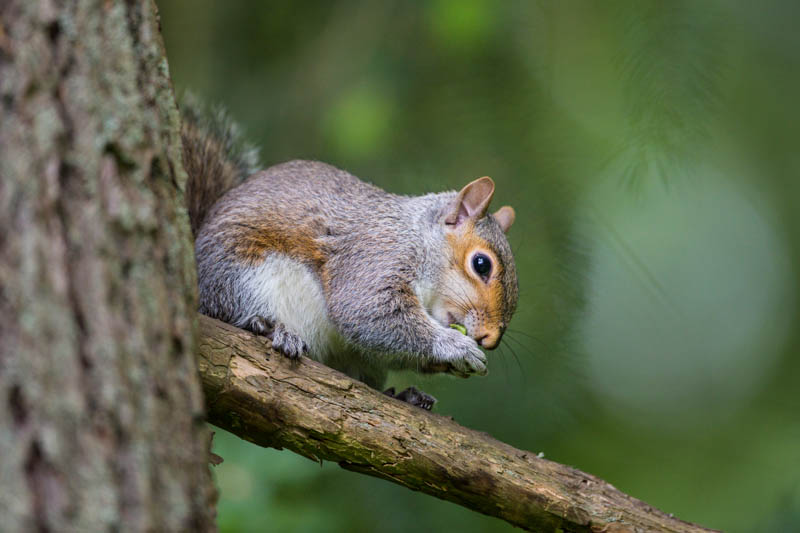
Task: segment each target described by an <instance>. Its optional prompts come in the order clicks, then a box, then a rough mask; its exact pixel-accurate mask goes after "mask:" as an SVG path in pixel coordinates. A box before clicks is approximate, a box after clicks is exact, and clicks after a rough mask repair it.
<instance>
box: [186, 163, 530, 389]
mask: <svg viewBox="0 0 800 533" xmlns="http://www.w3.org/2000/svg"><path fill="white" fill-rule="evenodd" d="M455 198H456V193H455V192H445V193H439V194H429V195H425V196H418V197H407V196H399V195H395V194H390V193H387V192H385V191H383V190H381V189H379V188H377V187H374V186H373V185H370V184H368V183H365V182H363V181H361V180H359V179H358V178H356V177H355V176H352V175H351V174H349V173H347V172H345V171H342V170H339V169H337V168H335V167H332V166H330V165H327V164H324V163H319V162H313V161H291V162H288V163H284V164H281V165H277V166H274V167H271V168H269V169H267V170H265V171H262V172H259V173H257V174H255V175H254V176H252V177H251V178H249V179H248V180H247V181H245V182H244V183H243V184H241V185H240V186H238V187H236V188H234V189H232V190H230V191H228V192H227V193H226V194H225V195H224V196H222V198H220V200H219V201H217V202H216V204H215V205H214V206H213V208H211V209H210V211H208V214H207V215H206V217H205V222H204V224H203V225H202V227H201V228H200V230H199V233H198V235H197V240H196V256H197V266H198V277H199V289H200V311H201V312H202V313H204V314H207V315H209V316H212V317H216V318H219V319H221V320H223V321H226V322H230V323H232V324H234V325H239V326H243V327H246V326H247V324H248V323H250V321H251V320H252V319H253V317H258V316H264V317H266V319H267V320H271V321H274V322H277V323H278V327H280V320H279V317H274V316H268V314H269V310H268V309H264V308H263V307H264V306H263V304H262V303H259V302H258V301H256V299H254V296H253V294H252V291H250V292H248V289H247V288H248V287H252V284H251V282H252V277H253V276H254V275H256V274H255V272H257V269H256V267H254V266H253V265H250V264H247V263H246V262H243V261H241V260H240V259H239V258H237V257H235V256H234V254H233V253H232V252H231V246H230V243H231V242H235V240H236V239H239V238H241V236H240V235H241V231H242V225H243V224H249V225H253V224H255V225H258V221H259V220H263V221H269V223H270V224H274V223H275V222H274V221H276V220H277V221H278V224H280V225H282V226H283V225H285V227H294V228H306V229H307V230H308V231H309V232H311V234H313V239H314V242H315V243H316V244H317V245H318V247H319V250H321V252H322V254H323V256H324V260H323V261H321V262H320V261H313V260H310V259H303V260H302V261H303V262H304V264H305V266H306V268H307V269H308V271H309V272H311V273H312V274H313V276H314V277H315V279H316V280H318V282H319V284H320V286H321V287H322V289H323V292H324V297H325V305H326V311H327V315H328V318H329V319H330V321H331V323H332V324H333V326H334V327H335V330H336V332H337V334H338V337H337V338H340V339H341V343H342V344H341V345H339V346H335V347H331V349H330V350H321V351H318V353H313V352H312V353H310V354H309V355H310V356H311V357H314V358H316V359H318V360H321V361H322V362H324V363H326V364H328V365H330V366H333V367H334V368H338V369H340V370H342V371H344V372H346V373H348V374H350V375H351V376H353V377H356V378H357V379H362V380H364V381H366V382H367V383H368V384H370V385H372V386H375V387H379V386H380V385H381V384H382V382H383V380H384V379H385V377H386V371H387V369H412V370H419V371H433V370H430V369H431V368H433V367H435V366H437V365H439V366H441V365H442V364H444V365H449V368H450V371H451V372H452V373H454V374H457V375H469V374H474V373H477V374H484V373H486V356H485V355H484V353H483V352H482V351H481V349H480V348H479V347H478V345H477V344H476V342H475V341H474V340H473V339H471V338H469V337H467V336H465V335H462V334H461V333H459V332H458V331H455V330H453V329H450V328H448V327H446V326H445V325H442V324H439V323H437V322H435V321H434V320H432V319H431V317H430V315H429V314H428V313H427V312H426V310H425V309H424V308H423V306H422V305H421V303H420V302H419V300H418V298H417V295H416V293H415V291H414V287H417V286H419V285H425V286H430V287H434V288H435V287H437V286H438V284H439V283H440V282H441V273H442V271H443V269H444V268H445V267H446V265H447V264H448V262H449V261H451V257H450V256H449V255H448V254H449V252H448V250H449V248H448V246H447V242H446V238H445V228H444V223H443V218H444V216H445V214H446V212H447V210H448V208H449V207H450V206H451V204H452V203H453V201H454V199H455ZM476 231H477V232H478V233H479V235H480V236H481V237H483V238H484V239H486V240H487V241H488V242H489V243H490V244H491V245H492V246H493V248H494V251H495V252H496V254H497V256H498V257H499V258H500V260H501V262H502V263H503V265H502V267H503V269H504V274H503V277H502V284H503V287H504V289H505V290H504V309H503V318H504V324H507V323H508V320H510V318H511V314H512V313H513V312H514V308H515V307H516V301H517V280H516V270H515V268H514V260H513V257H512V255H511V249H510V247H509V245H508V242H507V240H506V237H505V235H504V233H503V231H502V229H501V228H500V227H499V225H498V223H497V222H496V221H495V220H494V219H493V218H492V217H491V216H487V217H484V218H482V219H480V220H479V221H478V223H477V224H476ZM268 255H269V253H268ZM298 260H300V259H298ZM258 275H263V273H260V274H258ZM326 280H327V281H326ZM297 290H298V291H303V290H305V289H304V288H303V287H298V288H297ZM293 342H294V343H295V344H296V343H297V342H302V340H301V339H296V340H295V341H293ZM292 346H293V348H292V349H294V348H297V347H296V346H295V345H292Z"/></svg>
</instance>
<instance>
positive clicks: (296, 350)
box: [243, 315, 308, 359]
mask: <svg viewBox="0 0 800 533" xmlns="http://www.w3.org/2000/svg"><path fill="white" fill-rule="evenodd" d="M243 328H244V329H246V330H248V331H251V332H253V333H255V334H256V335H261V336H264V337H268V338H269V339H270V340H271V341H272V347H273V348H275V349H276V350H278V351H279V352H281V353H282V354H283V355H285V356H286V357H288V358H290V359H297V358H299V357H300V356H301V355H306V354H307V353H308V345H307V344H306V343H305V342H304V341H303V339H301V338H300V337H299V336H298V335H295V334H294V333H292V332H291V331H288V330H287V329H286V326H284V325H283V324H282V323H280V322H274V321H271V320H269V319H267V318H265V317H264V316H262V315H253V316H251V317H250V318H249V319H247V321H246V322H245V324H244V326H243Z"/></svg>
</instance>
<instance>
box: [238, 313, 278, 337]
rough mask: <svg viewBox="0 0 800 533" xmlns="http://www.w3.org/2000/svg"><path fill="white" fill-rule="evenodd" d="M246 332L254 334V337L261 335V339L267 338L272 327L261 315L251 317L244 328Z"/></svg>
mask: <svg viewBox="0 0 800 533" xmlns="http://www.w3.org/2000/svg"><path fill="white" fill-rule="evenodd" d="M244 329H246V330H248V331H251V332H253V333H255V334H256V335H261V336H262V337H267V336H269V335H271V334H272V330H273V326H272V322H270V321H269V320H267V319H266V318H264V317H263V316H261V315H253V316H252V317H250V319H249V320H248V321H247V325H246V326H245V328H244Z"/></svg>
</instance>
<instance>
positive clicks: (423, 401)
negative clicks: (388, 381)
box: [383, 387, 436, 411]
mask: <svg viewBox="0 0 800 533" xmlns="http://www.w3.org/2000/svg"><path fill="white" fill-rule="evenodd" d="M383 393H384V394H385V395H386V396H391V397H392V398H396V399H398V400H400V401H401V402H406V403H410V404H411V405H416V406H417V407H421V408H423V409H425V410H426V411H430V410H431V408H432V407H433V404H435V403H436V398H434V397H433V396H431V395H430V394H428V393H425V392H422V391H421V390H419V389H418V388H416V387H409V388H407V389H406V390H404V391H401V392H399V393H397V394H395V391H394V387H391V388H388V389H386V390H385V391H383Z"/></svg>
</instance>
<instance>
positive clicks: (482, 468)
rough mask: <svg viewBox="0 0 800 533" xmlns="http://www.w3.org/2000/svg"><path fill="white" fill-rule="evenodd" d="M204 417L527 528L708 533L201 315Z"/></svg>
mask: <svg viewBox="0 0 800 533" xmlns="http://www.w3.org/2000/svg"><path fill="white" fill-rule="evenodd" d="M199 321H200V329H199V331H200V338H199V348H198V368H199V370H200V374H201V378H202V381H203V387H204V389H205V395H206V405H207V410H208V417H209V421H210V422H211V423H212V424H214V425H217V426H219V427H221V428H224V429H227V430H228V431H231V432H232V433H234V434H236V435H238V436H239V437H241V438H243V439H245V440H248V441H251V442H254V443H256V444H258V445H260V446H265V447H271V448H277V449H282V448H288V449H289V450H291V451H293V452H295V453H298V454H300V455H303V456H305V457H308V458H309V459H312V460H314V461H323V460H327V461H335V462H337V463H339V465H340V466H341V467H342V468H345V469H347V470H352V471H355V472H361V473H363V474H368V475H371V476H376V477H379V478H382V479H386V480H389V481H392V482H394V483H397V484H400V485H403V486H404V487H408V488H410V489H412V490H418V491H421V492H424V493H427V494H430V495H433V496H436V497H438V498H441V499H444V500H448V501H451V502H454V503H457V504H459V505H463V506H465V507H467V508H469V509H473V510H475V511H478V512H481V513H484V514H487V515H490V516H496V517H498V518H501V519H503V520H505V521H507V522H509V523H511V524H513V525H515V526H518V527H521V528H523V529H526V530H529V531H564V532H567V531H568V532H589V531H592V532H600V531H602V532H618V533H621V532H640V531H667V532H675V533H678V532H680V533H688V532H700V531H711V530H708V529H704V528H702V527H699V526H696V525H693V524H690V523H688V522H684V521H682V520H678V519H676V518H673V517H672V516H670V515H667V514H665V513H663V512H661V511H659V510H658V509H654V508H653V507H651V506H649V505H647V504H646V503H644V502H642V501H640V500H637V499H635V498H632V497H630V496H628V495H626V494H623V493H622V492H620V491H618V490H617V489H615V488H614V487H612V486H611V485H609V484H608V483H606V482H605V481H603V480H601V479H598V478H596V477H594V476H592V475H589V474H585V473H583V472H581V471H579V470H576V469H574V468H571V467H568V466H564V465H561V464H558V463H554V462H552V461H548V460H546V459H540V458H538V457H537V456H536V454H533V453H530V452H526V451H523V450H518V449H515V448H513V447H511V446H508V445H507V444H504V443H502V442H499V441H497V440H495V439H493V438H492V437H490V436H489V435H487V434H485V433H480V432H478V431H474V430H470V429H467V428H464V427H462V426H460V425H458V424H456V423H455V422H453V421H452V420H451V419H449V418H446V417H443V416H440V415H437V414H433V413H428V412H426V411H423V410H421V409H419V408H416V407H412V406H409V405H407V404H404V403H402V402H400V401H398V400H395V399H392V398H389V397H387V396H384V395H383V394H381V393H379V392H377V391H375V390H373V389H371V388H369V387H367V386H366V385H364V384H362V383H359V382H357V381H354V380H352V379H350V378H349V377H347V376H345V375H344V374H341V373H339V372H337V371H335V370H332V369H330V368H328V367H326V366H324V365H322V364H320V363H317V362H315V361H312V360H310V359H306V358H303V359H302V360H301V362H300V363H292V362H291V361H289V360H288V359H287V358H285V357H283V356H281V355H280V354H278V353H277V352H275V351H273V350H272V348H271V346H270V344H269V341H268V340H266V339H264V338H262V337H256V336H254V335H252V334H250V333H248V332H245V331H242V330H240V329H237V328H235V327H233V326H230V325H228V324H224V323H222V322H219V321H217V320H213V319H211V318H208V317H205V316H202V315H201V316H200V318H199Z"/></svg>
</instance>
